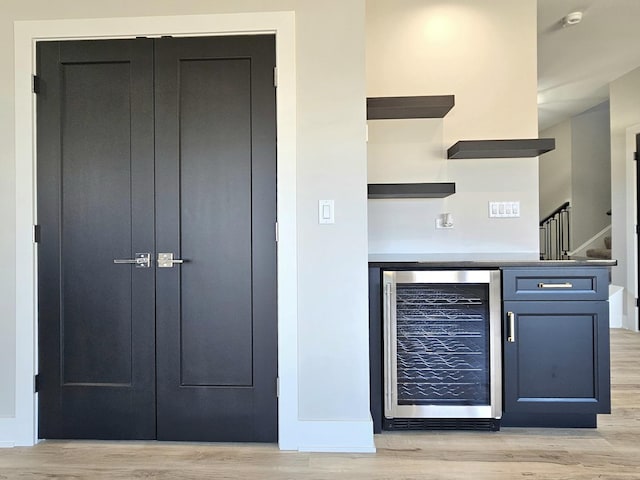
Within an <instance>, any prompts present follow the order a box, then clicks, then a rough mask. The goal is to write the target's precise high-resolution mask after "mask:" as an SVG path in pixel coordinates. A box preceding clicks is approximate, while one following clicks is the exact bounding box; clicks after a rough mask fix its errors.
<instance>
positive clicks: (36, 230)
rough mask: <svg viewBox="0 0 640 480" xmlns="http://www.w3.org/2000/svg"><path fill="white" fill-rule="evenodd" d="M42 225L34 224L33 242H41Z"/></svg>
mask: <svg viewBox="0 0 640 480" xmlns="http://www.w3.org/2000/svg"><path fill="white" fill-rule="evenodd" d="M40 235H41V234H40V225H34V226H33V243H40Z"/></svg>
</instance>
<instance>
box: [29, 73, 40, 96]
mask: <svg viewBox="0 0 640 480" xmlns="http://www.w3.org/2000/svg"><path fill="white" fill-rule="evenodd" d="M31 87H32V90H33V93H36V94H38V93H40V77H39V76H38V75H32V84H31Z"/></svg>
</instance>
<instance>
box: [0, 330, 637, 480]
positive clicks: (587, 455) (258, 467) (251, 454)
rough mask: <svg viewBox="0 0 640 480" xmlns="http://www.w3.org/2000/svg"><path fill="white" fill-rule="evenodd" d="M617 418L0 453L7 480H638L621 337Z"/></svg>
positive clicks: (632, 354) (633, 389) (633, 337)
mask: <svg viewBox="0 0 640 480" xmlns="http://www.w3.org/2000/svg"><path fill="white" fill-rule="evenodd" d="M611 346H612V401H613V413H612V415H601V416H600V417H599V427H598V429H595V430H591V429H587V430H582V429H576V430H571V429H561V430H557V429H524V428H508V429H507V428H504V429H502V430H501V431H500V432H492V433H489V432H486V433H485V432H408V433H384V434H382V435H377V436H376V445H377V448H378V451H377V453H376V454H320V453H311V454H310V453H297V452H281V451H279V450H278V449H277V447H276V446H275V445H234V444H177V443H170V444H165V443H156V442H68V441H47V442H43V443H41V444H39V445H37V446H35V447H31V448H13V449H4V450H2V449H0V479H3V480H4V479H63V478H64V479H149V478H159V479H167V480H168V479H196V478H202V479H267V480H268V479H296V480H297V479H300V480H305V479H329V480H339V479H347V480H361V479H394V480H401V479H460V480H462V479H464V480H484V479H491V480H501V479H509V480H511V479H527V480H528V479H532V480H539V479H542V480H562V479H581V480H587V479H588V480H592V479H636V480H637V479H640V334H638V333H632V332H628V331H622V330H615V331H613V332H612V336H611Z"/></svg>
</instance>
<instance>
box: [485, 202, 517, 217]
mask: <svg viewBox="0 0 640 480" xmlns="http://www.w3.org/2000/svg"><path fill="white" fill-rule="evenodd" d="M519 216H520V202H489V217H491V218H516V217H519Z"/></svg>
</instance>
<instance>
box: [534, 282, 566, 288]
mask: <svg viewBox="0 0 640 480" xmlns="http://www.w3.org/2000/svg"><path fill="white" fill-rule="evenodd" d="M538 288H573V283H569V282H564V283H542V282H540V283H539V284H538Z"/></svg>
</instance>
